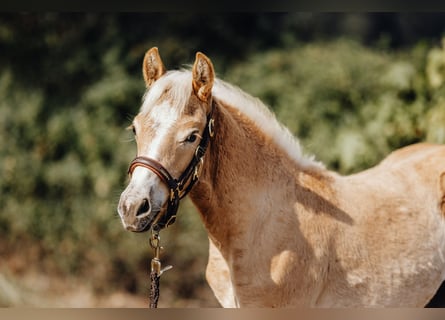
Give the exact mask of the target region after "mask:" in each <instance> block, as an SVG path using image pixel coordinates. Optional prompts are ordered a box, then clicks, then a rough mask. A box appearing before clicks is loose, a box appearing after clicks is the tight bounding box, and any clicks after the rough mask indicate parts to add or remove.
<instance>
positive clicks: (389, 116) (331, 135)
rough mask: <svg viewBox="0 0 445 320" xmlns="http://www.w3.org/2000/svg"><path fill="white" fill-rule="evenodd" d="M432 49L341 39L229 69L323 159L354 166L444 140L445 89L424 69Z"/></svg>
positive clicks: (347, 169)
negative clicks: (393, 48) (381, 47)
mask: <svg viewBox="0 0 445 320" xmlns="http://www.w3.org/2000/svg"><path fill="white" fill-rule="evenodd" d="M434 50H439V49H434ZM439 51H440V50H439ZM427 54H428V48H425V47H424V46H419V47H416V48H413V49H412V51H405V52H400V53H394V52H382V51H378V50H372V49H369V48H366V47H363V46H362V45H360V44H358V43H357V42H353V41H350V40H346V39H343V40H342V39H340V40H337V41H334V42H327V43H326V42H325V43H312V44H308V45H304V46H298V47H295V48H291V49H288V50H271V51H269V52H266V53H258V54H256V55H254V56H252V57H251V58H250V59H249V60H248V61H246V62H245V63H242V64H239V65H237V66H236V67H235V68H233V69H232V70H230V71H229V72H228V73H227V74H226V77H227V79H228V80H229V81H232V82H235V83H237V84H238V85H239V86H241V87H243V88H244V89H245V90H246V91H248V92H250V93H251V94H253V95H254V96H258V97H260V98H261V99H262V100H263V101H265V102H266V103H267V104H268V105H270V107H271V108H272V109H273V110H274V111H275V113H276V114H277V117H278V118H279V119H280V120H281V121H282V122H283V123H284V124H285V125H286V126H287V127H289V128H290V129H291V131H292V132H293V133H294V134H295V135H296V136H297V137H298V138H299V139H300V140H301V142H302V144H303V146H305V147H306V149H307V150H308V151H310V152H311V153H313V154H315V155H316V156H317V158H318V159H320V160H321V161H323V162H324V163H326V164H327V165H328V166H329V167H331V168H333V169H336V170H339V171H340V172H342V173H349V172H352V171H358V170H362V169H365V168H366V167H369V166H371V165H374V164H376V163H377V162H378V161H379V160H381V159H382V157H384V156H385V155H386V154H388V153H389V152H390V151H392V150H394V149H395V148H398V147H401V146H404V145H407V144H410V143H414V142H418V141H421V140H425V139H427V138H428V140H430V141H436V142H443V139H441V135H443V133H442V131H443V122H441V120H440V117H441V115H442V114H443V108H442V107H441V106H440V105H435V104H437V103H439V104H440V101H442V98H441V97H442V95H441V93H440V92H438V89H432V88H431V87H430V86H429V84H428V80H427V79H426V77H425V64H426V63H427V62H428V59H427ZM439 67H441V66H439ZM439 67H437V68H439ZM431 68H433V69H434V67H431ZM437 68H436V69H434V70H437ZM438 72H442V74H443V71H441V70H439V71H438ZM258 79H261V80H260V81H259V80H258ZM425 114H428V115H429V116H427V117H425ZM434 124H435V125H434Z"/></svg>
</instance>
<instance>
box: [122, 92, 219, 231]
mask: <svg viewBox="0 0 445 320" xmlns="http://www.w3.org/2000/svg"><path fill="white" fill-rule="evenodd" d="M214 109H215V106H214V101H213V100H212V102H211V109H210V112H209V114H208V115H207V122H206V126H205V128H204V132H203V134H202V138H201V141H200V143H199V145H198V146H197V147H196V150H195V152H194V154H193V158H192V160H191V161H190V163H189V165H188V166H187V168H186V169H185V170H184V172H183V173H182V174H181V176H180V177H179V178H178V179H175V178H173V177H172V175H171V174H170V173H169V172H168V170H167V169H166V168H165V167H164V166H163V165H162V164H161V163H159V162H158V161H156V160H154V159H151V158H148V157H144V156H140V157H136V158H134V159H133V161H131V163H130V166H129V168H128V174H129V175H130V176H131V175H132V174H133V171H134V169H135V168H136V167H144V168H146V169H149V170H150V171H152V172H153V173H155V174H156V175H157V176H158V177H159V178H160V179H161V181H162V182H163V183H165V184H166V185H167V187H168V189H169V192H170V195H169V198H168V200H167V211H166V212H165V214H164V215H163V216H162V217H159V218H158V219H157V221H156V222H155V225H154V226H153V227H156V228H157V229H159V230H160V229H162V228H164V227H168V226H170V225H172V224H173V223H174V222H175V221H176V213H177V211H178V208H179V201H180V200H181V199H182V198H184V197H185V196H186V195H187V194H188V193H189V192H190V190H191V189H192V187H193V185H194V184H195V183H196V181H198V179H199V176H200V174H201V171H202V167H203V163H204V159H203V157H204V155H205V152H206V150H207V147H208V145H209V141H210V139H211V138H213V136H214V135H215V130H214V127H215V121H214V119H213V110H214Z"/></svg>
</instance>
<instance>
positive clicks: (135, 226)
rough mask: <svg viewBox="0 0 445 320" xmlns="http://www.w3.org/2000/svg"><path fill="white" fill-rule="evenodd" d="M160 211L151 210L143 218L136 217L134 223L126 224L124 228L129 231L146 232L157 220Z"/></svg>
mask: <svg viewBox="0 0 445 320" xmlns="http://www.w3.org/2000/svg"><path fill="white" fill-rule="evenodd" d="M159 213H160V211H157V212H151V213H150V214H149V215H148V216H146V217H143V218H138V219H137V220H136V221H135V222H134V223H132V224H128V225H126V226H125V228H126V229H127V230H128V231H131V232H137V233H141V232H146V231H148V230H150V228H151V226H152V225H153V222H154V221H155V220H157V219H156V218H157V217H158V216H159Z"/></svg>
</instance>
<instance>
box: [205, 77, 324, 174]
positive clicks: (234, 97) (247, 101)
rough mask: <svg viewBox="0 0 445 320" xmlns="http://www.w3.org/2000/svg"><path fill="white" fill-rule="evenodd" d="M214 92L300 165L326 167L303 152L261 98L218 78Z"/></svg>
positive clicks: (214, 94) (215, 95)
mask: <svg viewBox="0 0 445 320" xmlns="http://www.w3.org/2000/svg"><path fill="white" fill-rule="evenodd" d="M212 94H213V96H214V97H216V98H217V99H218V100H220V101H222V102H225V103H227V104H230V105H231V106H234V107H236V108H237V109H238V110H239V111H240V112H241V113H243V114H244V115H245V116H247V117H248V118H249V119H251V120H252V121H253V122H254V123H256V124H257V125H258V127H259V128H261V129H262V130H263V132H264V133H266V134H267V135H268V136H270V137H272V138H273V140H274V141H275V142H276V143H277V144H278V145H279V146H280V147H281V148H282V149H283V150H284V151H285V152H286V153H287V154H288V155H289V156H290V157H291V158H292V159H293V160H295V161H296V162H297V163H298V164H299V165H302V166H303V167H318V168H324V166H323V164H321V163H319V162H317V161H315V160H314V157H313V156H306V155H304V154H303V151H302V149H301V146H300V143H299V142H298V140H297V139H296V138H295V137H294V135H293V134H292V133H291V132H290V131H289V129H288V128H287V127H285V126H284V125H283V124H281V123H280V122H279V121H278V120H277V118H276V117H275V114H274V113H272V112H271V111H270V110H269V108H268V107H267V106H266V105H265V104H264V103H263V102H262V101H261V100H260V99H258V98H255V97H252V96H251V95H249V94H247V93H246V92H244V91H242V90H241V89H240V88H238V87H236V86H233V85H231V84H229V83H227V82H225V81H222V80H220V79H216V81H215V84H214V86H213V90H212Z"/></svg>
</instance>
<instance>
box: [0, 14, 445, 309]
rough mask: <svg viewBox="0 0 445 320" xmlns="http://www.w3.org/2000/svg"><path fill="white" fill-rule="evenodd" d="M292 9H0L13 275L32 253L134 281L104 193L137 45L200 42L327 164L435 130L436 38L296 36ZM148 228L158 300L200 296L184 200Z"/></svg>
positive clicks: (356, 163)
mask: <svg viewBox="0 0 445 320" xmlns="http://www.w3.org/2000/svg"><path fill="white" fill-rule="evenodd" d="M296 17H297V18H299V19H300V18H304V19H303V20H298V19H295V18H296ZM305 19H306V20H305ZM228 21H230V22H231V24H230V23H228ZM246 21H247V22H248V23H247V24H245V22H246ZM308 21H309V22H310V21H311V16H310V15H289V16H286V17H284V18H283V17H282V15H272V16H270V17H269V16H266V15H254V14H252V15H246V16H243V15H233V16H224V15H219V16H215V17H207V16H206V17H203V16H201V17H200V18H199V19H196V16H194V15H166V16H159V15H157V14H156V15H150V17H146V16H143V17H142V16H140V15H126V14H123V15H96V14H71V15H57V14H45V15H32V14H22V15H7V14H5V15H2V16H1V17H0V50H1V54H0V66H1V68H0V97H2V99H0V110H1V117H0V177H1V179H0V194H1V196H0V207H1V210H0V252H1V253H2V257H5V258H6V257H10V256H14V255H18V256H19V257H20V259H22V260H23V261H22V264H21V266H20V265H19V266H16V267H15V268H16V270H14V272H16V273H19V274H20V273H24V272H26V271H27V268H28V267H29V266H32V267H33V268H40V270H41V271H44V272H47V273H55V274H58V275H62V276H68V275H70V276H74V277H78V278H79V279H83V280H82V281H83V282H87V283H90V285H91V287H92V288H93V289H95V290H96V291H97V292H106V291H108V292H109V291H114V290H120V289H125V290H128V291H130V292H137V293H140V294H146V291H147V285H148V277H147V271H148V262H149V259H150V257H151V250H150V249H149V246H148V236H147V235H146V234H132V233H129V232H127V231H125V230H124V229H123V228H122V225H121V222H120V220H119V218H118V215H117V213H116V205H117V201H118V199H119V195H120V192H121V191H122V190H123V188H124V187H125V183H126V170H127V165H128V163H129V161H130V160H131V159H132V157H133V156H134V154H135V145H134V143H133V142H132V136H131V134H130V133H128V132H127V131H126V130H125V128H126V126H128V124H129V123H130V121H131V118H132V117H133V115H135V114H136V113H137V110H138V108H139V105H140V99H141V96H142V94H143V92H144V84H143V80H142V76H141V74H140V64H141V60H142V57H143V54H144V52H145V50H147V49H148V48H149V47H151V46H152V45H157V46H159V47H160V51H161V55H162V56H163V59H164V62H165V64H166V66H167V67H168V68H171V67H172V66H173V67H181V66H182V65H181V64H182V63H184V62H188V63H191V62H192V59H193V54H194V52H195V51H196V50H202V51H204V52H205V53H207V54H208V55H209V56H210V57H211V58H212V61H214V63H215V66H216V69H217V72H218V75H219V77H220V78H223V79H225V80H227V81H229V82H231V83H234V84H237V85H238V86H240V87H241V88H242V89H244V90H245V91H247V92H249V93H251V94H252V95H254V96H258V97H259V98H261V99H262V100H263V101H264V102H266V103H267V104H268V105H270V107H271V108H272V109H273V110H274V112H275V113H276V114H277V117H278V118H279V119H280V120H281V121H282V122H283V123H284V124H285V125H286V126H288V127H289V128H290V129H291V131H292V132H294V133H295V135H296V136H297V137H298V138H299V139H300V140H301V143H302V145H303V146H304V147H305V149H306V150H307V151H309V152H310V153H313V154H315V155H316V157H317V158H318V159H319V160H321V161H323V162H324V163H326V164H327V166H328V167H330V168H332V169H335V170H338V171H340V172H341V173H349V172H354V171H358V170H362V169H364V168H366V167H368V166H370V165H373V164H376V163H377V162H378V161H379V160H381V159H382V158H383V157H384V156H385V155H386V154H388V153H389V152H390V151H392V150H394V149H395V148H398V147H401V146H403V145H406V144H409V143H413V142H416V141H421V140H427V141H433V142H439V143H445V125H444V124H445V95H444V94H445V73H444V66H445V58H444V57H445V51H444V49H443V48H438V47H435V46H433V47H431V46H427V45H425V44H418V45H416V46H412V47H409V48H405V49H403V50H399V51H394V50H390V49H388V48H387V49H385V50H383V49H372V48H370V47H367V46H364V45H363V44H361V43H360V42H359V41H351V40H348V39H337V38H336V39H334V40H330V41H326V39H322V40H323V41H316V42H309V43H307V44H304V43H300V40H301V39H299V38H298V37H297V36H296V35H295V31H296V30H297V31H298V32H300V31H299V30H303V29H304V28H306V27H305V26H306V24H307V23H309V22H308ZM329 21H332V16H328V18H326V20H325V22H324V23H321V24H320V25H319V26H322V27H323V28H327V27H326V26H328V22H329ZM348 23H351V24H356V23H357V20H354V19H352V20H350V21H349V22H348ZM203 25H208V28H206V29H205V30H203V28H202V26H203ZM229 25H230V26H232V27H229ZM244 25H246V26H247V27H246V28H245V29H243V28H240V26H244ZM185 26H186V27H185ZM362 27H363V26H361V28H362ZM277 29H280V30H282V31H283V32H281V33H279V32H278V34H282V36H281V37H275V36H276V34H277V32H276V30H277ZM255 30H260V31H261V32H259V33H260V34H261V35H262V37H260V36H256V33H255V32H256V31H255ZM198 31H199V32H198ZM200 32H201V33H200ZM250 38H252V39H253V38H254V40H252V42H249V45H246V39H250ZM383 40H384V39H383ZM383 40H382V39H380V40H379V41H380V43H382V42H385V41H386V40H385V41H383ZM385 46H386V45H385ZM385 46H383V47H385ZM207 48H208V49H207ZM162 240H163V244H164V247H165V248H166V251H165V253H164V256H163V262H165V263H169V264H172V265H173V266H174V269H173V270H172V271H169V272H167V273H166V274H165V275H164V276H163V290H164V291H163V292H165V293H166V294H168V295H171V296H172V298H171V300H172V304H173V305H175V306H184V305H185V302H184V301H186V299H190V298H193V297H199V299H200V300H201V301H207V303H208V304H210V305H212V304H214V303H215V301H214V299H213V298H212V296H211V295H212V294H211V293H210V291H209V290H208V289H206V288H207V287H206V284H205V280H204V270H205V265H206V256H207V250H208V244H207V240H206V233H205V231H204V228H203V226H202V223H201V222H200V218H199V215H198V214H197V213H196V212H195V210H194V209H193V206H192V205H191V203H190V202H189V201H185V202H184V203H183V204H181V208H180V212H179V218H178V221H177V223H176V224H175V225H174V226H173V227H171V228H170V229H168V230H167V231H165V232H163V234H162ZM1 271H2V270H0V272H1ZM11 272H12V271H11ZM212 299H213V300H212ZM181 301H182V302H181ZM0 304H1V301H0Z"/></svg>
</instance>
